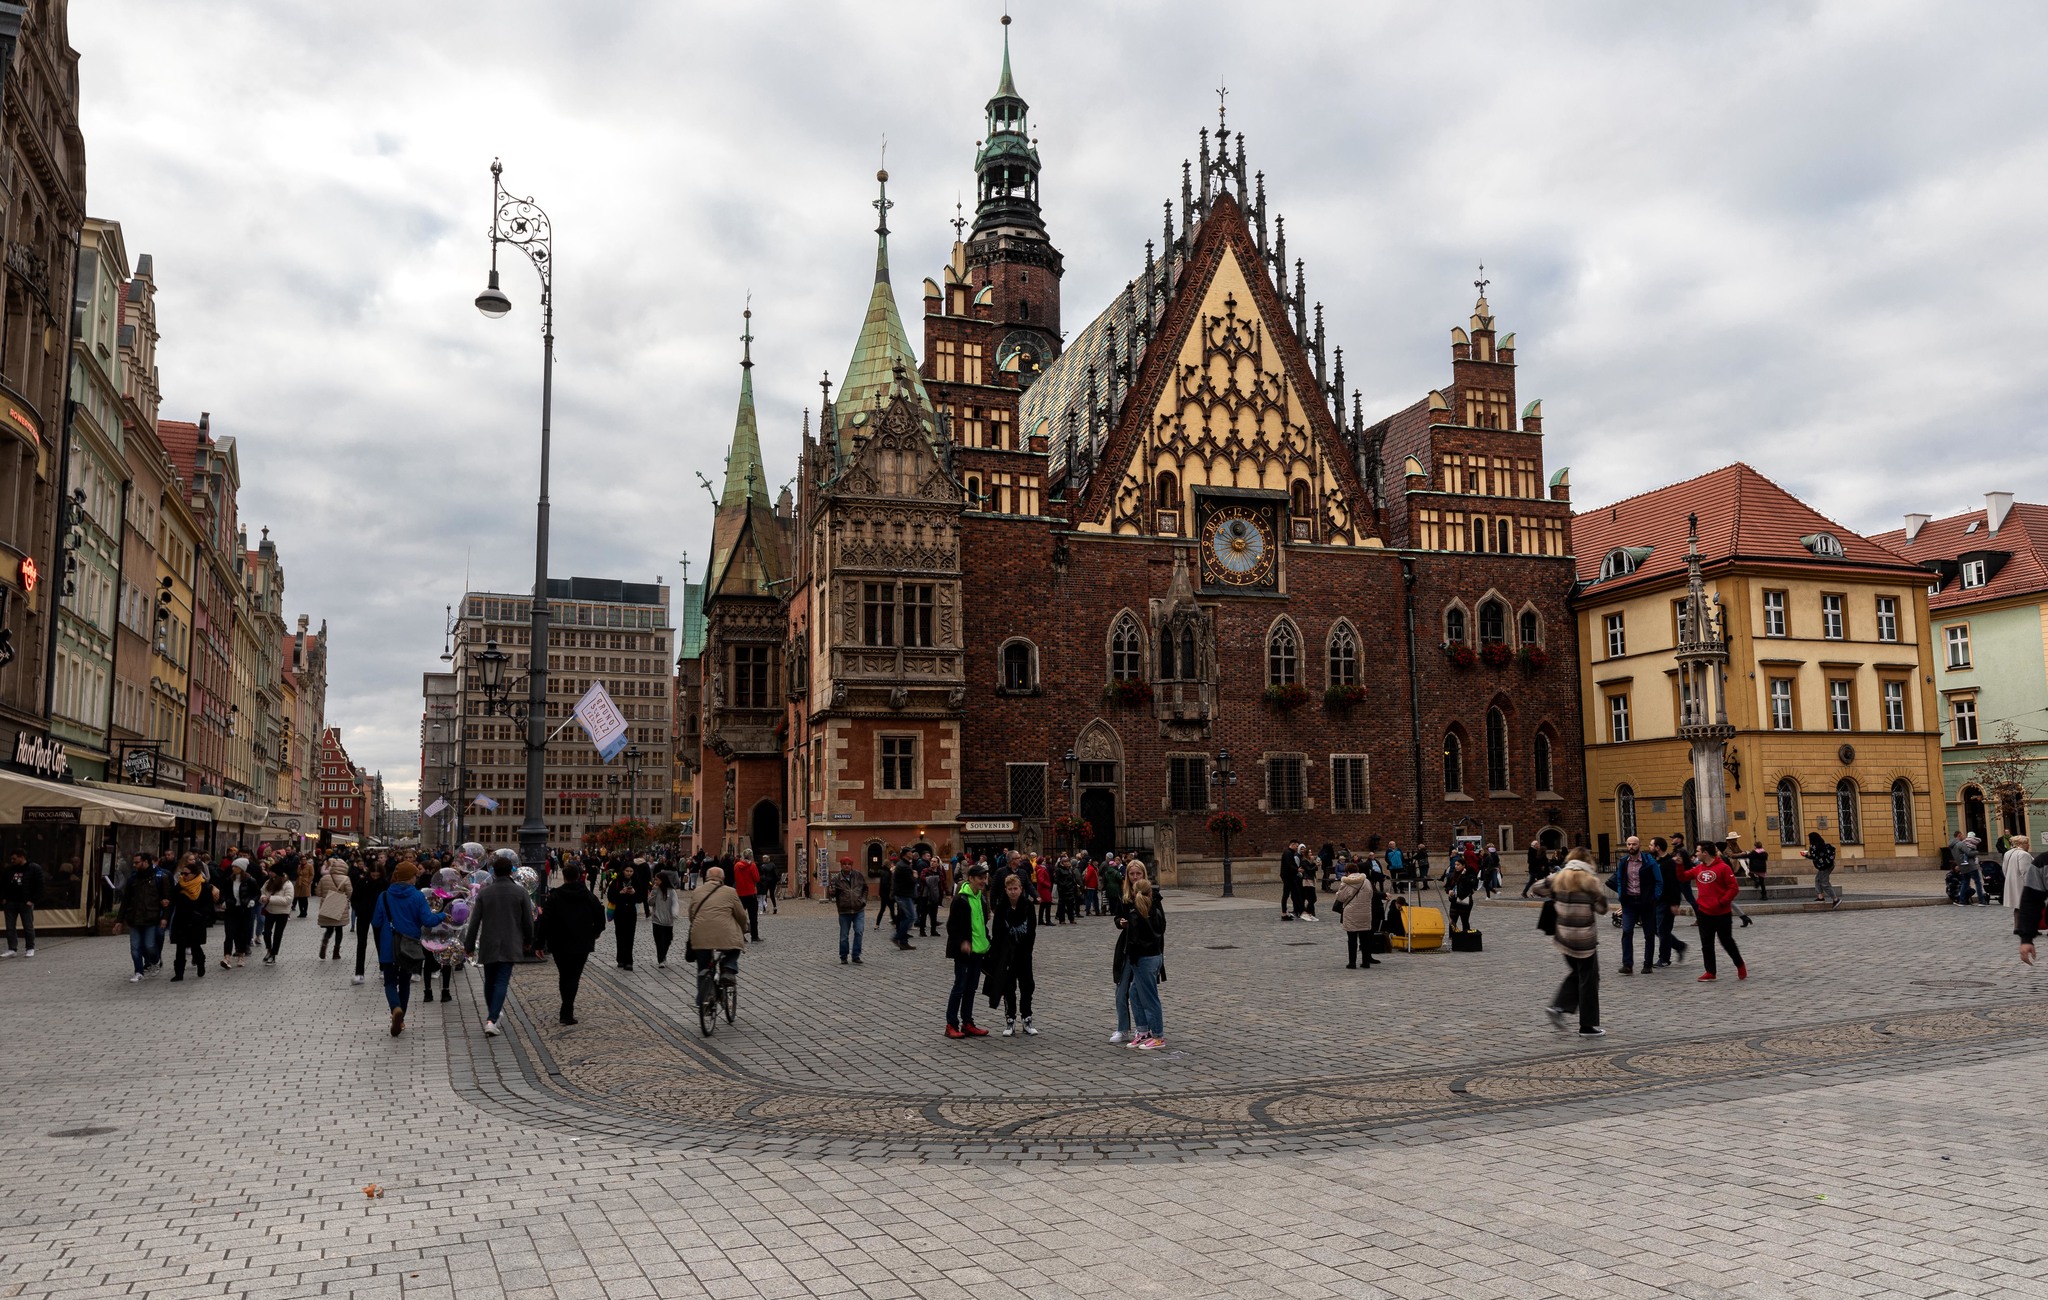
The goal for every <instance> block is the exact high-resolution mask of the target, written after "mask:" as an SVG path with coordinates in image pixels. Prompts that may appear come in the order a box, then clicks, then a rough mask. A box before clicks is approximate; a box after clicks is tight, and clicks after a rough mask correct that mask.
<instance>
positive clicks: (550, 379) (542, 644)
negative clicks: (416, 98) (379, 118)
mask: <svg viewBox="0 0 2048 1300" xmlns="http://www.w3.org/2000/svg"><path fill="white" fill-rule="evenodd" d="M504 173H505V168H504V165H503V164H502V163H500V162H498V161H497V160H495V159H493V160H492V162H491V203H492V212H491V229H490V239H491V279H490V284H489V285H488V287H486V288H485V289H484V291H483V292H482V293H480V294H478V295H477V296H476V309H477V310H478V311H480V312H482V313H483V314H484V315H485V316H487V317H489V318H491V319H493V320H495V319H497V318H498V317H501V316H503V315H505V313H507V312H509V311H511V310H512V300H511V299H510V298H508V297H506V296H505V291H504V290H503V289H501V288H499V287H498V245H500V244H510V245H512V246H513V247H514V248H516V249H518V250H519V251H520V252H522V253H524V254H526V259H527V260H528V261H529V262H532V263H533V269H534V271H535V272H536V273H537V274H538V275H539V276H540V312H541V326H540V339H541V371H540V500H539V503H538V509H537V513H536V518H535V521H534V534H533V535H534V542H533V603H532V612H533V618H532V636H531V646H532V649H531V652H530V653H529V654H528V655H527V660H528V665H529V666H528V669H527V675H526V816H525V818H524V820H522V821H521V822H520V823H519V857H520V860H521V861H523V862H524V863H525V864H526V865H527V866H529V867H532V868H533V869H534V871H535V872H537V873H538V874H539V876H540V878H541V879H542V880H546V879H547V878H548V873H547V861H548V824H547V819H546V818H544V817H542V816H541V807H542V801H543V795H542V787H543V785H544V784H545V779H544V774H543V770H542V769H543V765H544V763H545V761H546V757H547V698H548V451H549V447H550V442H551V438H552V415H553V404H554V391H555V289H554V285H555V254H554V226H553V224H552V223H551V222H549V220H548V214H547V213H545V212H543V211H541V210H540V208H539V207H538V206H536V205H535V203H534V201H533V200H532V199H530V198H518V197H515V196H513V195H510V194H507V193H506V192H505V183H504ZM493 648H495V647H493ZM486 671H488V670H486ZM500 671H502V665H501V666H500Z"/></svg>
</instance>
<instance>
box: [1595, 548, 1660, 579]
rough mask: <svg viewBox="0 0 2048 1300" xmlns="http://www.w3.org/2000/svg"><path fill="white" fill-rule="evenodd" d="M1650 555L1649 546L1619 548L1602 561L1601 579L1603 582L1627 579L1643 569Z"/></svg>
mask: <svg viewBox="0 0 2048 1300" xmlns="http://www.w3.org/2000/svg"><path fill="white" fill-rule="evenodd" d="M1649 554H1650V548H1649V547H1647V546H1643V547H1629V546H1617V547H1615V548H1614V549H1613V550H1611V551H1609V552H1608V553H1607V558H1606V559H1604V560H1602V561H1600V577H1601V579H1602V580H1603V581H1604V580H1606V579H1608V578H1621V577H1626V576H1627V575H1629V574H1631V573H1634V572H1635V571H1636V570H1637V569H1639V568H1641V567H1642V564H1643V560H1644V559H1646V558H1647V557H1648V556H1649Z"/></svg>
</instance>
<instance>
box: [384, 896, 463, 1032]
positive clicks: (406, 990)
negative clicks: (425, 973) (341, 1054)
mask: <svg viewBox="0 0 2048 1300" xmlns="http://www.w3.org/2000/svg"><path fill="white" fill-rule="evenodd" d="M419 874H420V869H419V864H417V863H415V862H413V861H411V860H410V859H408V860H406V861H404V862H401V863H399V864H398V865H397V866H395V867H393V868H392V869H391V885H390V887H389V888H388V889H386V890H385V891H384V893H383V896H382V897H380V898H379V899H378V900H377V910H376V911H374V912H372V913H371V914H370V928H371V929H373V930H375V931H376V932H377V963H378V965H380V966H382V967H383V968H384V1000H385V1001H386V1002H388V1003H390V1004H391V1036H392V1037H393V1038H396V1037H398V1036H399V1035H400V1034H402V1033H404V1032H405V1006H406V1003H408V1002H410V1001H412V977H413V975H414V974H415V973H417V972H418V971H419V969H420V966H421V965H422V964H423V957H424V953H423V951H422V950H421V949H420V947H419V943H420V940H421V939H422V938H423V937H424V936H425V934H426V932H427V931H429V930H431V929H433V928H434V927H435V926H437V925H440V924H441V923H442V922H444V921H446V920H447V919H448V918H447V917H446V916H444V915H442V914H441V913H439V912H436V911H435V910H434V909H433V907H432V906H430V905H429V904H428V902H427V896H426V895H425V894H422V893H421V892H420V891H419V886H417V885H415V884H413V881H415V880H417V879H419ZM408 948H410V949H412V952H413V955H412V956H409V957H408V956H407V955H406V950H407V949H408Z"/></svg>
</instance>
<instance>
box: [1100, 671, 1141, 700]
mask: <svg viewBox="0 0 2048 1300" xmlns="http://www.w3.org/2000/svg"><path fill="white" fill-rule="evenodd" d="M1102 699H1103V702H1104V703H1107V704H1125V705H1141V704H1150V703H1151V702H1152V683H1150V682H1148V681H1146V680H1145V679H1143V678H1142V677H1120V678H1117V679H1116V680H1114V681H1112V682H1110V683H1109V684H1108V685H1107V686H1104V687H1103V688H1102Z"/></svg>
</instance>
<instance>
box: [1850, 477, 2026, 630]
mask: <svg viewBox="0 0 2048 1300" xmlns="http://www.w3.org/2000/svg"><path fill="white" fill-rule="evenodd" d="M1989 529H1990V519H1989V517H1988V516H1987V515H1986V514H1985V512H1984V511H1982V510H1966V511H1964V512H1963V513H1962V514H1959V515H1951V516H1949V517H1948V518H1947V519H1932V520H1929V521H1928V522H1927V523H1926V524H1925V525H1923V526H1922V527H1921V529H1920V531H1919V532H1918V533H1917V534H1915V536H1914V538H1913V540H1912V541H1910V542H1909V541H1907V540H1906V530H1905V529H1903V528H1900V529H1896V530H1894V531H1892V532H1889V533H1879V534H1878V535H1877V536H1876V538H1874V539H1873V540H1875V541H1877V542H1880V543H1882V544H1884V545H1885V546H1887V547H1890V548H1891V549H1892V550H1894V551H1897V552H1898V553H1899V554H1900V555H1903V556H1905V557H1906V558H1907V559H1909V560H1911V561H1913V562H1914V563H1915V564H1923V565H1925V564H1930V563H1933V562H1938V561H1949V562H1951V563H1950V565H1949V566H1948V567H1947V571H1946V572H1944V573H1943V574H1942V585H1941V590H1940V591H1938V592H1935V593H1934V594H1933V595H1931V596H1929V597H1928V598H1927V607H1928V608H1929V609H1931V610H1942V609H1954V608H1957V607H1959V606H1963V605H1977V604H1982V603H1984V602H1986V601H1993V600H2003V599H2005V598H2006V597H2008V596H2025V595H2031V594H2033V593H2036V592H2048V505H2037V504H2032V503H2029V502H2025V501H2020V502H2015V503H2014V504H2013V507H2012V509H2011V510H2010V511H2008V512H2007V513H2006V516H2005V522H2004V523H2002V524H2000V525H1999V526H1998V531H1997V532H1995V533H1994V532H1991V531H1989ZM1979 551H1992V552H2001V551H2002V552H2004V553H2005V554H2007V555H2009V556H2011V557H2012V558H2010V559H2008V560H2006V561H2005V562H2004V563H2003V564H2002V565H2000V566H1999V567H1998V571H1997V572H1996V573H1994V574H1992V575H1991V581H1990V582H1988V583H1986V584H1984V585H1983V586H1981V587H1970V588H1965V587H1964V586H1963V584H1962V583H1961V581H1960V580H1959V579H1958V577H1957V575H1956V572H1955V569H1954V566H1953V562H1954V561H1956V560H1959V559H1960V558H1961V557H1963V556H1965V555H1969V554H1972V553H1975V552H1979Z"/></svg>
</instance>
